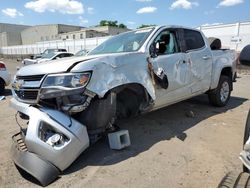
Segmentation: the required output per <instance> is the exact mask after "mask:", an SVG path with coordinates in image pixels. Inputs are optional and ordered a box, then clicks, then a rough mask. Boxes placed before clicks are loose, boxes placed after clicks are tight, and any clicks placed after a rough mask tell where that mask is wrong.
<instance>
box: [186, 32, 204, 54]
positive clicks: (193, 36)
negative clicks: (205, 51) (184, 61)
mask: <svg viewBox="0 0 250 188" xmlns="http://www.w3.org/2000/svg"><path fill="white" fill-rule="evenodd" d="M184 40H185V43H186V50H187V51H189V50H197V49H200V48H203V47H204V46H205V42H204V40H203V37H202V35H201V33H200V32H198V31H194V30H189V29H184Z"/></svg>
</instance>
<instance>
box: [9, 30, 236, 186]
mask: <svg viewBox="0 0 250 188" xmlns="http://www.w3.org/2000/svg"><path fill="white" fill-rule="evenodd" d="M220 47H221V44H220V41H219V40H218V39H216V40H214V41H213V42H212V43H211V44H210V43H209V42H208V41H207V39H206V38H205V37H204V35H203V34H202V33H201V32H200V31H198V30H195V29H191V28H184V27H179V26H159V27H152V28H145V29H140V30H135V31H131V32H127V33H123V34H120V35H117V36H114V37H112V38H110V39H108V40H106V41H105V42H103V43H102V44H101V45H99V46H97V47H96V48H95V49H93V50H92V51H91V52H89V53H88V55H87V56H84V57H73V58H65V59H61V60H55V61H54V62H46V63H41V64H37V65H30V66H27V67H23V68H21V69H20V70H19V71H18V72H17V74H16V76H15V78H14V81H13V84H12V87H13V89H12V91H13V99H12V100H11V106H12V107H13V108H15V109H16V110H17V112H18V114H19V116H20V117H21V118H22V119H26V120H28V126H27V127H21V131H20V132H19V133H17V134H16V135H14V136H13V145H12V149H11V153H12V157H13V160H14V162H15V164H16V165H17V166H19V167H20V168H22V169H23V170H25V171H27V172H28V173H29V174H31V175H32V176H34V177H35V178H37V179H38V180H39V181H40V182H41V184H42V185H47V184H49V183H50V182H52V181H53V180H55V179H56V178H57V176H58V175H59V173H60V172H61V171H63V170H65V169H66V168H67V167H69V166H70V165H71V163H72V162H73V161H74V160H75V159H76V158H77V157H78V156H79V155H80V154H81V153H82V152H83V151H84V150H85V149H86V148H88V147H89V145H90V144H91V143H94V142H96V141H97V140H98V139H99V138H100V137H101V136H103V135H105V132H107V131H109V130H112V129H114V127H115V126H114V124H115V122H116V120H117V119H120V118H127V117H130V116H134V115H138V114H141V113H145V112H150V111H153V110H156V109H159V108H162V107H165V106H168V105H170V104H173V103H177V102H179V101H182V100H185V99H188V98H191V97H194V96H197V95H200V94H203V93H206V94H208V98H209V100H210V102H211V104H213V105H215V106H224V105H226V104H227V102H228V100H229V98H230V93H231V91H232V90H233V84H232V83H233V81H234V79H235V75H236V71H235V60H236V56H235V52H234V51H231V50H222V49H220ZM176 126H178V125H176Z"/></svg>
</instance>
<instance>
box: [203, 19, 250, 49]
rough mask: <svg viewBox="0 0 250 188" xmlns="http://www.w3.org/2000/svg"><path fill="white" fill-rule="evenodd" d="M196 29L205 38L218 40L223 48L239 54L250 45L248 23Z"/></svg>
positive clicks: (249, 27) (249, 23)
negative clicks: (201, 32)
mask: <svg viewBox="0 0 250 188" xmlns="http://www.w3.org/2000/svg"><path fill="white" fill-rule="evenodd" d="M198 29H200V30H201V31H203V33H204V34H205V36H206V37H216V38H219V39H220V40H221V42H222V47H223V48H230V49H234V50H236V51H238V52H239V51H241V50H242V49H243V48H244V47H245V46H246V45H248V44H250V22H237V23H232V24H216V25H208V26H200V27H199V28H198Z"/></svg>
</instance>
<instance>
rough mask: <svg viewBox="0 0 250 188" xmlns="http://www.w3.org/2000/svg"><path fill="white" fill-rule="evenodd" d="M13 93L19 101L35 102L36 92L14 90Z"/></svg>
mask: <svg viewBox="0 0 250 188" xmlns="http://www.w3.org/2000/svg"><path fill="white" fill-rule="evenodd" d="M15 93H16V95H17V97H18V98H20V99H21V100H36V99H37V95H38V91H37V90H36V91H35V90H32V91H31V90H19V91H17V90H15Z"/></svg>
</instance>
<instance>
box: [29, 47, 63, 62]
mask: <svg viewBox="0 0 250 188" xmlns="http://www.w3.org/2000/svg"><path fill="white" fill-rule="evenodd" d="M51 52H67V50H66V49H64V48H49V49H46V50H44V51H43V52H42V53H40V54H36V55H34V56H31V59H37V58H41V57H42V55H44V54H49V53H51Z"/></svg>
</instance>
